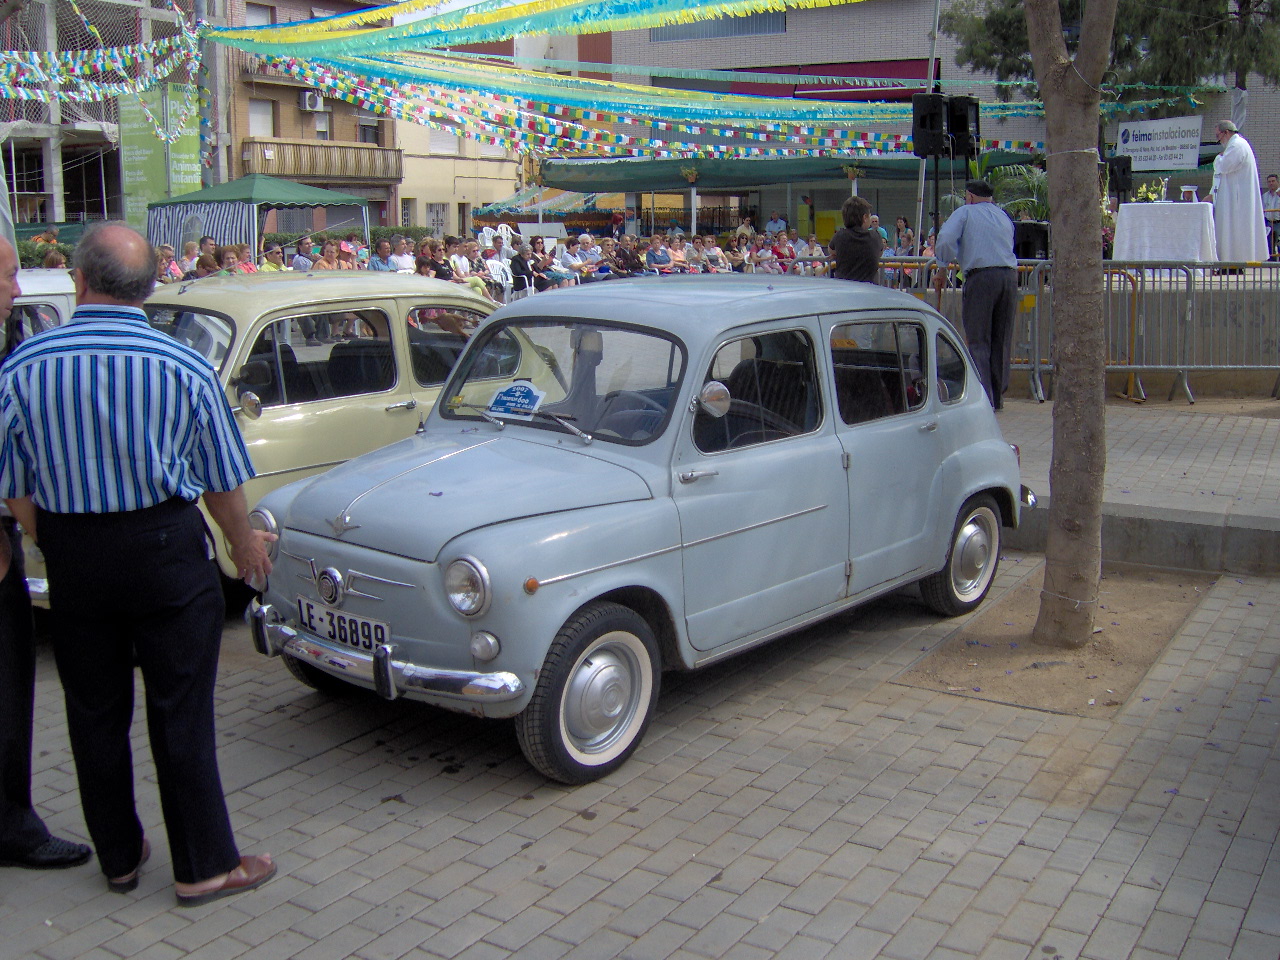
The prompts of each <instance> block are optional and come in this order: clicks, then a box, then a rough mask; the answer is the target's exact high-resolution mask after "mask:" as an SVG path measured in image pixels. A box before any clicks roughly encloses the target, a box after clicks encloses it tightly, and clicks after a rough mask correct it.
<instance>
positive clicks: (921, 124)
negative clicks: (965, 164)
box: [911, 93, 948, 158]
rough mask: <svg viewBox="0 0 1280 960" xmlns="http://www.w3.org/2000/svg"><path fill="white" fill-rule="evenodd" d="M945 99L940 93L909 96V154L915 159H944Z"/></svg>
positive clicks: (945, 153)
mask: <svg viewBox="0 0 1280 960" xmlns="http://www.w3.org/2000/svg"><path fill="white" fill-rule="evenodd" d="M946 113H947V105H946V97H944V96H943V95H942V94H940V93H916V94H912V96H911V152H912V153H914V154H915V155H916V156H917V157H922V158H923V157H945V156H946V155H947V153H948V151H947V135H946V131H945V130H944V129H943V127H944V125H945V123H946Z"/></svg>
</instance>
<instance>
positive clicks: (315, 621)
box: [298, 594, 391, 652]
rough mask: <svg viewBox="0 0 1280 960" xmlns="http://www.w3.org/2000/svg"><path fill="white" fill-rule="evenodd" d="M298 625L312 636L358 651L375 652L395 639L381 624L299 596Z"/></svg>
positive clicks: (388, 629)
mask: <svg viewBox="0 0 1280 960" xmlns="http://www.w3.org/2000/svg"><path fill="white" fill-rule="evenodd" d="M298 624H299V625H300V626H301V627H302V629H304V630H306V631H307V632H308V633H313V634H315V635H316V636H317V637H323V638H324V639H325V640H332V641H333V642H334V643H341V644H344V645H345V646H348V647H351V648H352V649H354V650H367V651H370V652H372V651H373V649H374V648H375V647H377V646H378V645H379V644H382V643H386V642H387V641H388V640H390V639H391V628H390V627H389V626H387V624H385V623H383V622H382V621H381V620H371V619H370V618H368V617H358V616H356V615H355V614H353V613H345V612H343V611H342V610H335V609H334V608H333V607H327V606H325V605H324V604H323V603H317V602H316V601H314V600H308V599H307V598H306V597H304V596H302V595H301V594H299V596H298Z"/></svg>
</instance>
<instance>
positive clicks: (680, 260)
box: [667, 237, 689, 273]
mask: <svg viewBox="0 0 1280 960" xmlns="http://www.w3.org/2000/svg"><path fill="white" fill-rule="evenodd" d="M667 252H668V253H669V254H670V256H671V269H672V270H673V271H674V272H676V273H688V272H689V251H688V250H687V249H685V244H684V237H673V238H672V240H671V246H669V247H668V248H667Z"/></svg>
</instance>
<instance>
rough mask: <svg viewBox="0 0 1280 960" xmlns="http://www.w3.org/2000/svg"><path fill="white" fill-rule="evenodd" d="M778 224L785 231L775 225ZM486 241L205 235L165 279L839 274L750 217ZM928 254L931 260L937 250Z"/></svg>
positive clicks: (556, 279) (820, 255) (813, 244)
mask: <svg viewBox="0 0 1280 960" xmlns="http://www.w3.org/2000/svg"><path fill="white" fill-rule="evenodd" d="M615 220H616V218H615ZM770 226H777V224H776V223H775V222H774V221H772V220H771V221H770ZM873 229H879V228H878V227H877V226H873ZM880 232H881V234H883V235H885V236H886V241H885V244H884V247H885V250H884V253H885V255H887V256H892V255H894V254H897V255H899V256H911V255H912V254H913V253H914V249H913V248H914V244H915V240H916V236H915V234H914V232H913V231H912V230H911V227H910V224H909V222H908V221H907V219H906V218H905V217H899V218H897V222H896V223H895V233H894V236H893V242H892V243H890V242H888V240H887V235H888V232H887V231H884V230H880ZM481 236H482V238H483V240H484V243H485V246H482V245H481V241H480V240H479V239H475V238H467V237H456V236H445V237H443V238H435V237H425V238H423V239H422V240H419V241H417V242H416V243H415V242H414V241H413V240H411V239H409V238H407V237H403V236H394V237H390V238H381V239H379V240H378V241H376V242H375V243H374V244H373V245H372V249H369V248H368V247H365V246H364V245H363V244H362V243H361V241H360V239H359V237H358V236H357V235H355V234H350V235H348V237H347V238H346V239H345V240H340V239H336V238H329V239H325V240H323V242H321V243H318V244H317V243H314V242H313V240H312V238H311V237H310V236H303V237H300V238H299V239H298V240H297V242H296V243H295V244H293V245H292V247H293V249H292V253H291V252H290V250H289V249H288V248H286V247H285V246H283V245H281V244H278V243H266V244H264V245H263V247H262V251H261V253H260V255H259V256H258V257H256V258H255V257H254V255H253V250H252V248H251V247H250V246H249V245H248V244H227V245H218V244H216V243H215V242H214V241H213V238H211V237H203V238H201V240H200V241H199V243H197V242H195V241H192V242H189V243H187V244H185V246H184V248H183V251H182V256H181V257H177V255H176V253H175V251H174V249H173V247H170V246H167V245H162V246H160V247H158V248H157V261H156V271H157V278H158V279H159V280H160V282H162V283H169V282H173V281H175V280H191V279H199V278H202V277H208V276H231V275H236V274H247V273H258V272H261V273H274V272H282V271H286V270H293V271H314V270H370V271H374V272H387V273H411V274H417V275H419V276H425V277H432V278H435V279H439V280H445V281H448V282H451V283H456V284H459V285H462V286H466V287H468V288H469V289H471V290H473V291H474V292H475V293H476V294H477V295H479V296H481V297H484V298H485V299H487V300H489V301H491V302H493V303H503V302H507V301H508V300H511V299H512V298H513V297H514V298H518V297H520V296H526V295H529V294H532V293H540V292H542V291H545V290H551V289H556V288H560V287H567V286H574V285H577V284H582V283H595V282H599V281H602V280H613V279H622V278H626V277H638V276H646V275H669V274H677V273H681V274H702V273H763V274H770V275H784V274H792V275H802V276H811V277H825V276H830V275H831V252H830V250H828V249H825V248H824V247H823V246H822V244H820V243H819V242H818V238H817V236H816V235H814V234H809V235H808V236H807V237H804V236H801V235H800V234H799V232H798V231H797V230H795V229H794V228H790V227H787V226H786V224H785V221H782V225H781V227H779V228H778V229H775V230H772V231H765V232H760V233H757V232H756V231H755V229H754V227H753V225H752V222H751V220H750V218H747V217H744V218H743V221H742V224H741V225H740V226H739V227H738V228H737V229H736V230H734V231H733V232H730V233H729V234H728V235H727V236H725V237H724V238H723V239H721V238H720V237H719V236H717V235H716V234H703V235H697V236H692V237H686V236H685V235H684V231H683V230H681V229H680V228H679V227H678V226H677V227H673V228H672V229H671V230H669V231H662V232H658V233H654V234H652V235H650V236H647V237H639V238H637V237H635V236H633V235H631V234H628V233H626V232H624V230H623V229H622V224H620V223H611V224H610V229H609V231H608V234H607V235H606V236H603V237H599V238H597V237H595V236H593V235H592V234H590V233H583V234H580V235H578V236H570V237H568V238H567V239H566V240H564V241H563V242H562V243H558V244H555V246H552V247H550V248H548V238H544V237H542V236H538V235H534V236H528V237H525V236H521V235H520V234H518V233H514V231H512V232H509V233H505V234H504V232H497V231H494V230H485V231H484V232H483V234H482V235H481ZM931 238H932V236H931V235H930V239H931ZM551 243H553V244H554V243H555V241H554V240H551ZM921 253H922V254H924V255H926V256H927V255H929V253H931V248H930V247H929V245H928V243H926V244H925V245H924V249H923V250H922V251H921ZM913 273H914V271H913V270H911V269H909V268H907V269H896V270H895V269H892V268H890V269H888V270H887V271H886V276H885V282H887V283H889V284H891V285H899V284H900V285H907V284H909V283H910V282H911V281H912V278H913Z"/></svg>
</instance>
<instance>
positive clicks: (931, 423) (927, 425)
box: [920, 420, 938, 433]
mask: <svg viewBox="0 0 1280 960" xmlns="http://www.w3.org/2000/svg"><path fill="white" fill-rule="evenodd" d="M937 429H938V421H937V420H926V421H925V422H924V423H922V424H920V432H921V433H932V432H933V431H934V430H937Z"/></svg>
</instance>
